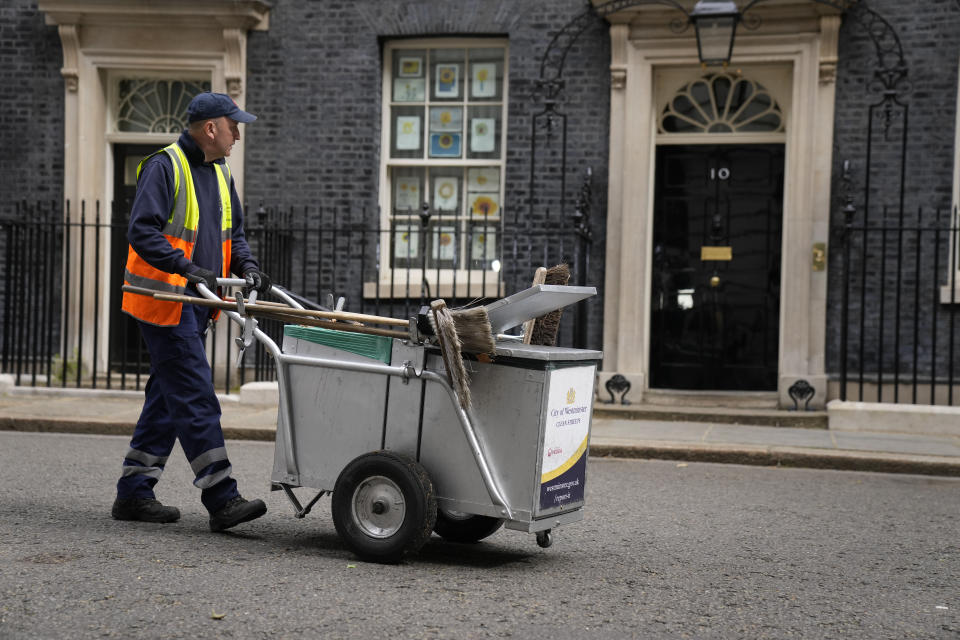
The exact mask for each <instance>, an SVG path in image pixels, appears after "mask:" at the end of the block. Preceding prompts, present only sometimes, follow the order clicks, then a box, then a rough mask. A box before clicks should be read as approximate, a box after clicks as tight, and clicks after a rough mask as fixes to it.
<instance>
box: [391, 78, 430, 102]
mask: <svg viewBox="0 0 960 640" xmlns="http://www.w3.org/2000/svg"><path fill="white" fill-rule="evenodd" d="M425 84H426V83H425V82H424V78H394V79H393V101H394V102H423V99H424V96H425V94H426V91H425V89H424V86H425Z"/></svg>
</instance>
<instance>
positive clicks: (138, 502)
mask: <svg viewBox="0 0 960 640" xmlns="http://www.w3.org/2000/svg"><path fill="white" fill-rule="evenodd" d="M110 515H112V516H113V517H114V519H115V520H139V521H140V522H176V521H177V520H179V519H180V510H179V509H177V508H176V507H165V506H163V505H162V504H160V502H159V501H158V500H156V499H155V498H124V499H122V500H121V499H120V498H117V499H116V500H114V501H113V508H112V509H111V510H110Z"/></svg>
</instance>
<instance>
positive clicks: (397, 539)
mask: <svg viewBox="0 0 960 640" xmlns="http://www.w3.org/2000/svg"><path fill="white" fill-rule="evenodd" d="M331 507H332V510H333V524H334V526H335V527H336V528H337V533H339V534H340V537H341V538H342V539H343V541H344V542H345V543H346V544H347V546H348V547H350V549H351V550H352V551H353V552H354V553H356V554H357V555H358V556H360V557H361V558H363V559H365V560H370V561H373V562H383V563H394V562H399V561H400V560H401V559H402V558H403V556H405V555H406V554H408V553H413V552H416V551H418V550H419V549H420V547H422V546H423V544H424V543H425V542H426V541H427V540H428V539H429V538H430V532H431V531H433V526H434V524H435V523H436V520H437V499H436V496H435V495H434V493H433V483H432V482H431V481H430V476H428V475H427V472H426V470H425V469H424V468H423V467H422V466H421V465H420V463H418V462H417V461H416V460H413V459H412V458H408V457H407V456H404V455H401V454H398V453H394V452H393V451H374V452H372V453H366V454H364V455H362V456H360V457H358V458H356V459H354V460H353V461H352V462H350V464H348V465H347V466H346V468H344V470H343V471H342V472H340V477H339V478H337V483H336V485H334V488H333V501H332V503H331Z"/></svg>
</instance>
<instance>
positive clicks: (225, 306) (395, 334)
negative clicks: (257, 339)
mask: <svg viewBox="0 0 960 640" xmlns="http://www.w3.org/2000/svg"><path fill="white" fill-rule="evenodd" d="M154 297H155V298H156V299H157V300H167V301H170V302H186V303H189V304H197V305H200V306H201V307H213V308H215V309H221V310H223V311H236V310H237V303H236V302H224V301H222V300H207V299H206V298H194V297H193V296H180V295H176V294H173V293H155V294H154ZM181 298H185V299H181ZM264 307H265V305H256V304H248V305H246V306H245V307H244V309H245V310H246V311H247V312H250V313H251V314H252V315H255V316H257V317H258V318H266V319H272V320H281V321H287V322H296V323H299V324H303V325H306V326H310V327H323V328H324V329H336V330H338V331H351V332H353V333H365V334H368V335H373V336H386V337H388V338H401V339H403V338H409V337H410V335H409V334H408V333H406V332H405V331H390V330H389V329H377V328H375V327H365V326H363V325H356V324H347V323H345V322H333V321H331V320H322V319H320V318H314V317H311V316H304V315H301V314H295V313H289V312H291V311H299V309H293V308H287V309H284V310H283V311H282V312H281V311H280V309H279V308H277V307H275V306H272V305H271V306H269V307H266V308H264Z"/></svg>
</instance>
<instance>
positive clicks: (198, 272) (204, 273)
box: [184, 266, 217, 293]
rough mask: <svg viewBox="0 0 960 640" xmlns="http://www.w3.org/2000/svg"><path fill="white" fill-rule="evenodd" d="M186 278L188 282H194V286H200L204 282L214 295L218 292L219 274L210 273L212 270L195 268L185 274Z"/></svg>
mask: <svg viewBox="0 0 960 640" xmlns="http://www.w3.org/2000/svg"><path fill="white" fill-rule="evenodd" d="M184 276H185V277H186V279H187V282H192V283H193V284H200V283H201V282H202V283H203V284H205V285H206V287H207V289H210V291H212V292H214V293H216V291H217V274H216V273H214V272H213V271H210V269H204V268H203V267H197V266H194V267H193V268H192V269H191V270H190V271H189V272H187V273H186V274H184Z"/></svg>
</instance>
